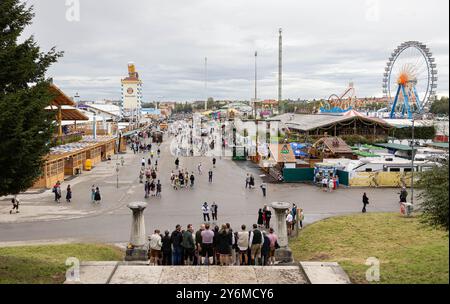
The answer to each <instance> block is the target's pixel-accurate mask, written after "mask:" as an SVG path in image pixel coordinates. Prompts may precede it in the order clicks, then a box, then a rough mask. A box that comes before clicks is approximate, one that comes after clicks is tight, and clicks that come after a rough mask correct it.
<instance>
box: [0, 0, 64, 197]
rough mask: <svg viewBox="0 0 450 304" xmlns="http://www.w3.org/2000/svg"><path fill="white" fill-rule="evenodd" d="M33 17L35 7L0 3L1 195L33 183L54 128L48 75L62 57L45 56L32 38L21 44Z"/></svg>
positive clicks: (13, 1) (6, 0) (52, 53)
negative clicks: (46, 73) (20, 40)
mask: <svg viewBox="0 0 450 304" xmlns="http://www.w3.org/2000/svg"><path fill="white" fill-rule="evenodd" d="M33 17H34V13H33V7H29V8H27V7H26V4H25V3H21V1H19V0H2V1H1V2H0V67H1V68H0V143H1V144H0V168H1V170H0V196H3V195H8V194H17V193H19V192H21V191H24V190H26V189H28V188H29V187H31V186H32V185H33V183H34V181H35V180H36V178H38V177H39V176H40V175H41V173H42V165H43V161H44V160H43V157H44V156H45V155H46V154H47V153H48V150H49V142H50V138H51V136H52V134H53V130H54V123H53V119H54V116H53V115H54V114H52V113H51V112H50V111H46V110H45V107H46V106H48V105H49V104H50V103H51V101H52V98H53V96H52V95H51V93H50V90H49V85H50V80H49V79H46V78H45V72H46V71H47V69H48V68H49V66H50V65H51V64H52V63H54V62H56V61H57V59H58V57H60V56H62V53H60V52H57V51H56V50H55V48H52V49H51V50H50V51H49V52H48V53H42V52H41V51H40V48H39V46H38V45H37V44H36V42H35V41H34V38H33V36H31V37H29V38H27V39H25V40H24V41H23V42H22V43H18V38H19V37H20V35H21V33H22V32H23V30H24V28H25V27H26V26H27V25H30V24H31V20H32V19H33Z"/></svg>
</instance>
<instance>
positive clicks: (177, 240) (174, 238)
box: [170, 230, 183, 247]
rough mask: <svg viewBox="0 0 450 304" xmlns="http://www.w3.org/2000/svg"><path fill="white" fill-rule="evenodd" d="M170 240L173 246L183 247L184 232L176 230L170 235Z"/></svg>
mask: <svg viewBox="0 0 450 304" xmlns="http://www.w3.org/2000/svg"><path fill="white" fill-rule="evenodd" d="M170 241H171V243H172V245H173V247H181V243H182V242H183V234H182V233H181V231H178V230H174V231H173V232H172V235H171V236H170Z"/></svg>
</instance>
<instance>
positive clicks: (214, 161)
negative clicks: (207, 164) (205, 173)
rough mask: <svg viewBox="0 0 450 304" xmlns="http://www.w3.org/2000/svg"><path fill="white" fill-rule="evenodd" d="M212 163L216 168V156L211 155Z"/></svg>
mask: <svg viewBox="0 0 450 304" xmlns="http://www.w3.org/2000/svg"><path fill="white" fill-rule="evenodd" d="M212 163H213V168H216V158H215V157H213V159H212Z"/></svg>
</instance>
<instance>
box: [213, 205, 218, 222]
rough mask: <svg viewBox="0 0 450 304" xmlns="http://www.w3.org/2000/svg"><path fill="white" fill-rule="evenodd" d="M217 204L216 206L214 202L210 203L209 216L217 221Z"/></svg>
mask: <svg viewBox="0 0 450 304" xmlns="http://www.w3.org/2000/svg"><path fill="white" fill-rule="evenodd" d="M218 208H219V206H217V204H216V202H213V203H212V205H211V217H212V220H213V221H217V209H218Z"/></svg>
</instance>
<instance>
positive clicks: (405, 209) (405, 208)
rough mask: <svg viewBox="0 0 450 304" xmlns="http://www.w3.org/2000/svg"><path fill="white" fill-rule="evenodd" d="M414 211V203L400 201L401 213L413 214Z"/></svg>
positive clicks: (405, 214)
mask: <svg viewBox="0 0 450 304" xmlns="http://www.w3.org/2000/svg"><path fill="white" fill-rule="evenodd" d="M412 212H413V204H411V203H400V213H401V214H402V215H404V216H411V213H412Z"/></svg>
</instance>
